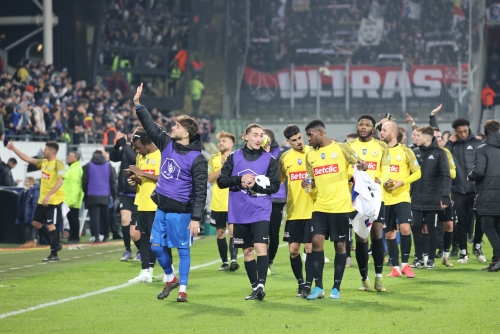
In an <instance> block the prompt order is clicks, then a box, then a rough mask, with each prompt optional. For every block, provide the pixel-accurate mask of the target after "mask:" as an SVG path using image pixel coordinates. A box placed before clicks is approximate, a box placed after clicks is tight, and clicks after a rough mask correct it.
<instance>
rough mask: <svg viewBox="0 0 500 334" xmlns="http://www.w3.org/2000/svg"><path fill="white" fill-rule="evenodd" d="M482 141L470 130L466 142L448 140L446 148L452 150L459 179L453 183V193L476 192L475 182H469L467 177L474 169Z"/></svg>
mask: <svg viewBox="0 0 500 334" xmlns="http://www.w3.org/2000/svg"><path fill="white" fill-rule="evenodd" d="M479 145H481V141H480V140H479V139H477V138H476V136H475V135H474V134H473V133H472V131H470V129H469V136H468V137H467V138H466V139H465V140H457V141H456V142H452V141H451V140H448V141H447V142H446V145H444V147H446V148H447V149H448V150H450V152H451V155H452V156H453V160H454V161H455V166H456V167H457V177H455V178H454V179H453V181H452V183H451V191H452V192H454V193H459V194H469V193H473V192H475V191H476V189H475V185H474V182H469V181H467V175H468V174H469V173H470V171H471V170H472V168H473V167H474V159H475V153H476V149H477V147H478V146H479Z"/></svg>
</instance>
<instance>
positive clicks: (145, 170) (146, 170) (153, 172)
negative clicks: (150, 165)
mask: <svg viewBox="0 0 500 334" xmlns="http://www.w3.org/2000/svg"><path fill="white" fill-rule="evenodd" d="M142 172H143V173H144V174H149V175H155V171H154V169H143V170H142Z"/></svg>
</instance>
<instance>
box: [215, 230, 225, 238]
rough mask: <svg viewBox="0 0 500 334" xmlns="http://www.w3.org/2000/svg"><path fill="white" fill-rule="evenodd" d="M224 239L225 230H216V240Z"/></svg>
mask: <svg viewBox="0 0 500 334" xmlns="http://www.w3.org/2000/svg"><path fill="white" fill-rule="evenodd" d="M225 237H226V229H225V228H222V227H221V228H217V239H223V238H225Z"/></svg>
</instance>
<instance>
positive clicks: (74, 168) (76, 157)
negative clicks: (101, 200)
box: [63, 151, 83, 244]
mask: <svg viewBox="0 0 500 334" xmlns="http://www.w3.org/2000/svg"><path fill="white" fill-rule="evenodd" d="M66 161H67V163H68V165H69V168H68V170H67V171H66V177H65V179H64V183H63V189H64V202H65V203H66V205H67V206H68V207H69V212H68V215H67V218H68V222H69V238H68V242H67V243H68V244H74V243H79V242H80V208H81V207H82V202H83V190H82V177H83V169H82V165H81V164H80V153H79V152H77V151H72V152H69V154H68V158H67V159H66Z"/></svg>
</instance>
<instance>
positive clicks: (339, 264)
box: [333, 253, 347, 291]
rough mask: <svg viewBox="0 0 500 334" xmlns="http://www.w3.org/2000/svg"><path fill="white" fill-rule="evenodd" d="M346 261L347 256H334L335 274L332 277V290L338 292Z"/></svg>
mask: <svg viewBox="0 0 500 334" xmlns="http://www.w3.org/2000/svg"><path fill="white" fill-rule="evenodd" d="M346 260H347V254H346V253H344V254H338V253H337V254H335V260H334V267H335V273H334V275H333V288H334V289H337V290H338V291H340V283H342V278H343V277H344V270H345V261H346Z"/></svg>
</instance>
